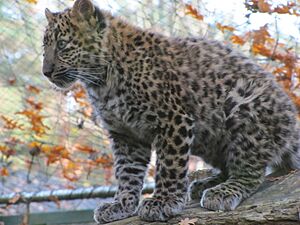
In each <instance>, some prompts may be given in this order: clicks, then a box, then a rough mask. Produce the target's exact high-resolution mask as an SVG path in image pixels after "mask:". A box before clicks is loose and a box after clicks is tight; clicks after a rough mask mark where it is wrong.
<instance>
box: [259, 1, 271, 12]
mask: <svg viewBox="0 0 300 225" xmlns="http://www.w3.org/2000/svg"><path fill="white" fill-rule="evenodd" d="M257 7H258V10H259V12H262V13H265V12H271V11H272V10H271V5H270V4H269V3H268V2H267V0H258V2H257Z"/></svg>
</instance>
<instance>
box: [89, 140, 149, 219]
mask: <svg viewBox="0 0 300 225" xmlns="http://www.w3.org/2000/svg"><path fill="white" fill-rule="evenodd" d="M112 139H113V146H112V147H113V153H114V162H115V164H114V169H115V176H116V179H117V180H118V191H117V193H116V195H115V198H114V201H113V202H112V203H104V204H102V205H100V206H99V207H98V208H97V209H95V212H94V219H95V221H96V222H97V223H98V224H103V223H107V222H111V221H116V220H120V219H125V218H127V217H130V216H133V215H134V214H135V213H136V210H137V207H138V204H139V199H140V195H141V191H142V188H143V182H144V177H145V174H146V171H147V165H148V163H149V161H150V155H151V149H150V147H149V148H147V147H145V146H143V145H141V144H138V143H135V141H131V142H129V141H128V140H127V139H126V138H120V137H118V135H112ZM124 139H125V140H124Z"/></svg>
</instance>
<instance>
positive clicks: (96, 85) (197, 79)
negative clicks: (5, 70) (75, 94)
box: [43, 0, 300, 224]
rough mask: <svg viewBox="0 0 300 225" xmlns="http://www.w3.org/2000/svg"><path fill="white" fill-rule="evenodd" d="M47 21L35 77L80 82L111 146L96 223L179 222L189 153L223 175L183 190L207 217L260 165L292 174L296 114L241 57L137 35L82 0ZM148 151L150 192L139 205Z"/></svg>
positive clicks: (249, 187)
mask: <svg viewBox="0 0 300 225" xmlns="http://www.w3.org/2000/svg"><path fill="white" fill-rule="evenodd" d="M46 17H47V19H48V26H47V28H46V32H45V37H44V45H45V47H44V48H45V57H44V64H43V73H44V74H45V75H46V76H47V77H48V78H49V80H50V81H51V82H52V83H54V84H55V85H56V86H58V87H59V88H62V89H65V88H68V87H71V86H72V84H73V83H74V82H75V81H79V82H81V83H82V84H83V85H84V86H85V88H86V90H87V92H88V95H89V98H90V101H91V104H92V105H93V108H94V113H95V115H96V116H97V117H98V118H100V119H101V120H102V123H103V124H104V125H105V127H106V129H107V130H108V132H109V134H110V137H111V139H112V143H113V146H112V147H113V153H114V162H115V165H114V166H115V176H116V179H117V181H118V191H117V193H116V196H115V199H114V202H113V203H106V204H104V205H100V206H99V207H98V208H97V209H96V210H95V216H94V217H95V220H96V221H97V222H98V223H100V224H102V223H106V222H110V221H115V220H119V219H123V218H126V217H129V216H132V215H135V214H138V215H139V216H140V217H141V219H143V220H146V221H165V220H167V219H169V218H170V217H172V216H174V215H176V214H178V213H179V212H180V211H181V210H182V208H183V207H184V205H185V201H186V196H187V192H188V186H187V162H188V159H189V155H190V154H194V155H198V156H201V157H202V158H203V159H204V160H205V162H207V163H209V164H211V165H212V166H213V167H216V168H219V169H220V170H221V174H220V175H219V176H217V177H212V178H209V179H207V180H202V181H195V182H194V183H193V184H192V186H191V187H190V193H191V194H190V197H191V198H197V199H199V200H200V199H201V200H200V203H201V206H202V207H205V208H208V209H212V210H233V209H235V208H236V207H237V206H238V205H239V204H240V202H241V201H242V200H244V199H245V198H247V197H249V196H250V195H251V194H252V193H253V192H255V191H256V190H257V188H258V187H259V185H260V184H261V183H262V181H263V180H264V171H265V167H266V166H268V165H281V164H282V163H283V162H286V165H289V166H290V167H292V166H294V167H296V166H299V162H300V161H299V155H298V127H297V119H296V110H295V107H294V105H293V104H292V102H291V100H290V99H289V97H288V96H287V95H286V94H285V93H284V91H283V90H282V88H281V87H279V86H278V84H277V83H276V82H275V81H274V78H273V76H272V75H271V74H269V73H267V72H265V71H264V70H263V69H262V68H260V67H259V66H258V65H256V64H255V63H253V62H252V61H251V60H250V59H248V58H247V57H245V56H243V55H241V54H239V53H237V52H236V51H234V50H232V49H231V48H229V47H227V46H224V45H223V44H221V43H219V42H216V41H211V40H206V39H201V38H197V39H192V38H182V39H181V38H171V37H166V36H163V35H160V34H157V33H153V32H151V31H147V30H143V29H140V28H137V27H135V26H133V25H130V24H128V23H126V22H124V21H123V20H121V19H119V18H118V17H114V16H112V15H111V14H109V13H108V12H105V11H102V10H100V9H99V8H97V7H95V6H94V5H93V4H92V3H91V1H90V0H77V1H76V2H75V4H74V6H73V7H72V8H70V9H66V10H65V11H63V12H59V13H51V12H50V11H49V10H46ZM151 150H153V151H156V154H157V163H156V175H155V182H156V188H155V191H154V194H153V197H151V198H147V199H144V200H143V201H141V202H140V195H141V190H142V186H143V181H144V177H145V174H146V171H147V165H148V163H149V160H150V155H151ZM283 159H284V160H283ZM138 206H139V207H138Z"/></svg>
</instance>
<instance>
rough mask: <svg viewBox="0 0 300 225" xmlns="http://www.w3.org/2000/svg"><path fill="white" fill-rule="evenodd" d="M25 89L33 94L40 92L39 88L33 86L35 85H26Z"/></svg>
mask: <svg viewBox="0 0 300 225" xmlns="http://www.w3.org/2000/svg"><path fill="white" fill-rule="evenodd" d="M26 89H27V90H28V91H29V92H31V93H33V94H39V93H40V92H41V90H40V89H39V88H37V87H35V86H33V85H28V86H27V87H26Z"/></svg>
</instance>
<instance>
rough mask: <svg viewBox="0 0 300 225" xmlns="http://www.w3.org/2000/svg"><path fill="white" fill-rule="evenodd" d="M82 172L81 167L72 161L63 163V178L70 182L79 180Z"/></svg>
mask: <svg viewBox="0 0 300 225" xmlns="http://www.w3.org/2000/svg"><path fill="white" fill-rule="evenodd" d="M81 171H82V168H81V166H80V165H79V164H77V163H75V162H73V161H71V160H68V161H66V162H64V163H63V176H64V178H66V179H67V180H69V181H72V182H74V181H77V180H79V178H80V173H81Z"/></svg>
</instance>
